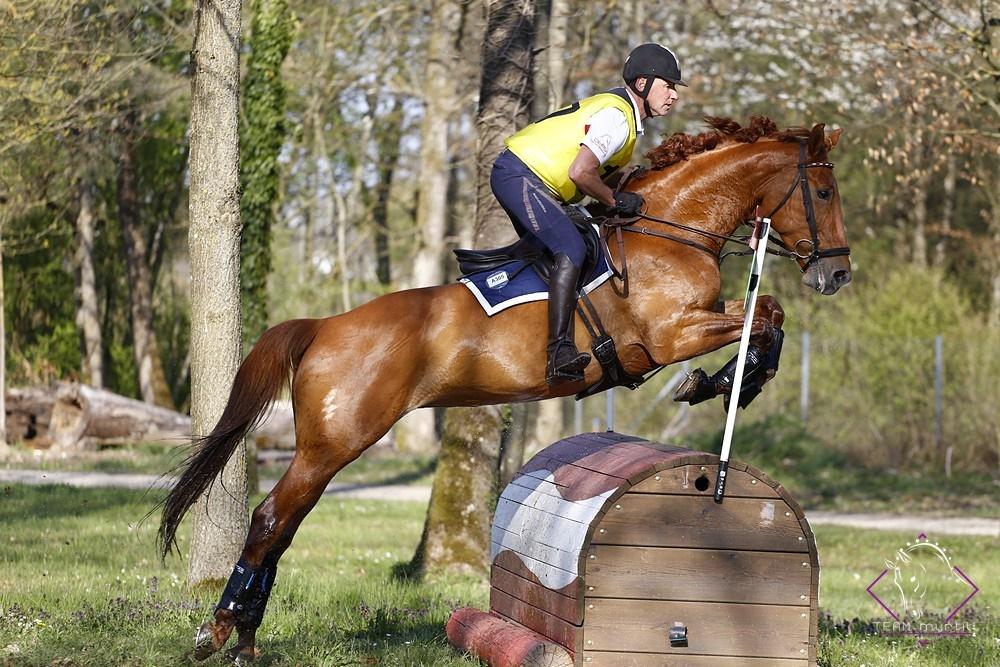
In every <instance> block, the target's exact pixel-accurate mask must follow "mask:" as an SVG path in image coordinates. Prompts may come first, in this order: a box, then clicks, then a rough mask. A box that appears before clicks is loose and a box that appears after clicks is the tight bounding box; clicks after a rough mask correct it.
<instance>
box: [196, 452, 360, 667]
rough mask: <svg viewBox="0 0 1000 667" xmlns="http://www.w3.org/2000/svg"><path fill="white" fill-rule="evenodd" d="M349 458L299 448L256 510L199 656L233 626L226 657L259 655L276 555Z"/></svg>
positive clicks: (218, 644)
mask: <svg viewBox="0 0 1000 667" xmlns="http://www.w3.org/2000/svg"><path fill="white" fill-rule="evenodd" d="M347 463H348V461H346V460H327V461H325V462H323V463H322V464H319V465H317V462H316V461H315V460H313V459H312V458H311V457H309V456H302V455H300V453H299V452H296V454H295V456H294V458H293V459H292V463H291V465H290V466H289V467H288V470H287V471H286V472H285V474H284V475H283V476H282V477H281V480H280V481H279V482H278V484H277V485H276V486H275V487H274V489H272V491H271V492H270V493H269V494H268V495H267V497H266V498H265V499H264V501H263V502H262V503H261V504H260V505H258V506H257V508H256V509H255V510H254V512H253V517H252V519H251V523H250V532H249V534H248V535H247V540H246V544H245V545H244V547H243V553H242V554H241V556H240V559H239V561H237V564H236V567H235V568H234V570H233V574H232V575H231V576H230V578H229V582H228V583H227V585H226V588H225V590H224V592H223V594H222V598H221V599H220V601H219V604H218V606H217V607H216V610H215V618H214V621H212V622H209V623H205V624H204V625H203V626H202V627H201V630H200V631H199V632H198V636H197V638H196V640H195V658H196V659H199V660H202V659H204V658H207V657H208V656H210V655H211V654H213V653H215V652H216V651H218V650H219V649H220V648H222V646H223V645H224V644H225V643H226V640H227V639H229V635H230V634H231V633H232V631H233V628H234V627H235V628H236V630H237V631H238V632H239V640H238V641H237V643H236V645H235V646H234V647H233V648H232V649H230V650H229V651H228V652H227V654H226V657H227V658H230V659H232V660H235V661H236V662H237V663H238V664H241V663H245V662H249V661H251V660H253V659H254V658H255V657H256V650H255V647H254V643H255V635H256V633H257V628H258V627H259V626H260V624H261V621H262V620H263V616H264V610H265V608H266V606H267V600H268V597H269V596H270V593H271V587H272V586H273V584H274V579H275V576H276V575H277V569H278V559H280V558H281V555H282V553H284V551H285V549H287V548H288V545H289V544H291V541H292V537H293V536H294V535H295V531H296V529H298V527H299V524H301V523H302V520H303V519H304V518H305V517H306V515H307V514H308V513H309V511H310V510H311V509H312V508H313V506H315V504H316V502H317V501H318V500H319V499H320V497H321V496H322V495H323V491H324V489H326V485H327V484H328V483H329V481H330V480H331V479H332V478H333V475H334V474H335V473H336V472H337V471H338V470H340V468H342V467H343V466H344V465H346V464H347Z"/></svg>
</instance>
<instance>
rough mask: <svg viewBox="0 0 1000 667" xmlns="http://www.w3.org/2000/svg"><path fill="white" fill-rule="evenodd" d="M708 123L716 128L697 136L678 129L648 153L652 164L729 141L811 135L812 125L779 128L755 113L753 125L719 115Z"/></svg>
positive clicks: (656, 166) (679, 158) (673, 161)
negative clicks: (808, 126)
mask: <svg viewBox="0 0 1000 667" xmlns="http://www.w3.org/2000/svg"><path fill="white" fill-rule="evenodd" d="M705 123H706V124H707V125H708V126H709V127H711V128H712V129H711V130H710V131H708V132H702V133H701V134H698V135H694V136H692V135H690V134H684V133H683V132H676V133H674V134H672V135H670V136H669V137H667V138H666V139H665V140H664V141H663V143H662V144H660V145H659V146H657V147H656V148H654V149H652V150H651V151H649V152H648V153H646V157H647V158H648V159H649V161H650V163H651V168H652V169H656V170H660V169H666V168H667V167H669V166H671V165H674V164H677V163H678V162H680V161H682V160H686V159H687V158H688V157H690V156H692V155H696V154H698V153H705V152H707V151H710V150H713V149H715V148H718V147H719V146H722V145H725V144H732V143H744V144H752V143H754V142H755V141H757V140H758V139H775V140H777V141H798V140H799V139H802V138H806V137H808V136H809V129H807V128H804V127H793V128H789V129H787V130H779V129H778V126H777V125H775V123H774V121H773V120H771V119H770V118H768V117H767V116H751V117H750V125H748V126H747V127H741V126H740V124H739V123H737V122H736V121H735V120H733V119H732V118H720V117H717V116H705Z"/></svg>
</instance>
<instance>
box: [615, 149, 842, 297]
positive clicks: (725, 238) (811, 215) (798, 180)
mask: <svg viewBox="0 0 1000 667" xmlns="http://www.w3.org/2000/svg"><path fill="white" fill-rule="evenodd" d="M833 167H834V165H833V163H832V162H806V142H805V141H804V140H801V139H800V140H799V161H798V164H797V169H798V173H797V174H796V177H795V179H794V180H793V181H792V185H791V187H789V188H788V191H787V192H786V193H785V196H784V197H782V198H781V201H780V202H778V205H777V206H775V207H774V210H772V211H771V212H770V213H769V214H768V215H767V216H766V217H768V218H773V217H774V215H775V214H776V213H777V212H778V211H780V210H781V209H782V208H783V207H784V206H785V204H787V203H788V201H789V200H790V199H791V197H792V195H793V194H794V193H795V190H796V189H800V190H801V191H802V205H803V207H804V208H805V212H806V223H807V224H808V225H809V234H810V237H811V238H808V239H805V238H804V239H800V240H799V241H797V242H796V243H795V245H794V246H792V247H791V248H789V247H788V246H786V245H785V243H784V241H782V240H781V239H780V238H779V237H777V236H774V235H772V236H769V237H768V241H769V246H770V245H774V246H777V248H771V247H768V248H767V252H769V253H770V254H772V255H777V256H779V257H787V258H789V259H794V260H797V261H798V260H805V264H804V265H802V266H801V267H800V269H801V271H802V272H803V273H805V272H806V270H807V269H808V268H809V266H810V265H811V264H812V263H813V262H815V261H816V260H818V259H821V258H824V257H845V256H848V255H850V253H851V251H850V248H847V247H840V248H825V249H820V247H819V229H818V227H817V225H816V212H815V209H814V207H813V201H812V192H811V190H810V188H809V179H808V178H807V176H806V169H811V168H825V169H833ZM637 171H638V169H636V170H633V171H632V172H629V173H628V174H626V175H625V176H624V177H623V178H622V179H621V181H620V182H619V184H618V188H616V190H615V191H616V192H618V191H619V190H621V189H622V188H623V187H624V186H625V184H626V183H627V182H628V181H629V180H631V178H632V177H633V176H635V175H636V172H637ZM640 219H644V220H649V221H650V222H655V223H658V224H662V225H668V226H670V227H674V228H675V229H680V230H683V231H686V232H690V233H693V234H698V235H701V236H704V237H706V238H712V239H718V240H721V241H722V245H723V246H725V244H726V243H727V242H730V241H733V242H736V243H739V244H741V245H745V246H747V247H748V248H749V246H750V237H751V235H750V234H747V235H739V236H737V235H726V234H716V233H715V232H707V231H705V230H703V229H698V228H696V227H691V226H689V225H684V224H681V223H679V222H673V221H671V220H664V219H663V218H657V217H655V216H651V215H646V214H645V213H640V214H639V215H638V216H636V217H634V218H606V219H604V220H603V221H602V222H601V232H602V233H601V237H602V238H603V240H604V245H605V249H606V250H607V249H608V248H607V245H608V241H609V240H610V237H611V232H612V230H613V231H614V232H615V237H616V241H617V246H618V256H619V257H620V258H621V263H622V268H621V270H619V269H618V267H616V266H615V263H614V260H613V259H612V257H611V253H610V252H607V253H606V255H607V259H608V266H610V267H611V271H612V272H613V273H614V275H615V277H616V278H618V279H619V280H621V281H622V285H623V287H622V289H623V296H628V291H629V288H628V260H627V259H626V255H625V241H624V239H623V237H622V232H623V231H626V232H632V233H635V234H645V235H647V236H653V237H656V238H661V239H666V240H668V241H674V242H675V243H680V244H683V245H686V246H689V247H692V248H695V249H697V250H701V251H703V252H706V253H708V254H709V255H711V256H712V257H718V261H719V263H720V264H721V263H722V261H723V260H724V259H726V257H729V256H731V255H749V254H751V253H752V252H753V250H752V249H749V250H742V251H732V252H727V253H723V254H722V255H719V254H718V253H719V252H720V251H721V248H720V249H719V250H718V251H717V250H715V249H714V248H712V247H710V246H708V245H706V244H705V243H699V242H698V241H694V240H692V239H686V238H682V237H680V236H675V235H673V234H668V233H665V232H658V231H654V230H652V229H649V228H648V227H644V226H641V225H636V222H638V221H639V220H640ZM743 224H744V225H749V226H751V227H753V226H754V221H753V220H746V221H744V222H743ZM803 246H805V248H807V249H808V252H800V251H799V249H800V248H802V247H803Z"/></svg>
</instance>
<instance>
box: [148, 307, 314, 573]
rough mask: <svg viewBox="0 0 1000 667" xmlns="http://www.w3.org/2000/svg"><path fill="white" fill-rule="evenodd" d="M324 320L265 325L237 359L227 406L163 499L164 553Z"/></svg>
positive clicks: (198, 441)
mask: <svg viewBox="0 0 1000 667" xmlns="http://www.w3.org/2000/svg"><path fill="white" fill-rule="evenodd" d="M322 322H323V320H306V319H303V320H289V321H288V322H283V323H281V324H279V325H277V326H275V327H272V328H271V329H268V330H267V331H266V332H264V334H263V335H262V336H261V337H260V340H259V341H257V344H256V345H255V346H254V348H253V350H252V351H251V352H250V354H249V355H248V356H247V358H246V359H245V360H244V361H243V363H242V364H240V369H239V371H238V372H237V373H236V379H235V380H234V381H233V389H232V391H230V393H229V401H228V402H227V403H226V409H225V410H224V411H223V413H222V417H221V418H220V419H219V423H218V424H216V425H215V428H214V429H212V432H211V433H209V434H208V435H207V436H204V437H201V438H196V439H195V440H194V443H193V444H194V445H195V447H194V448H193V450H192V453H191V455H190V456H189V457H188V458H187V460H186V461H185V463H184V472H183V473H181V476H180V479H178V480H177V483H176V484H175V485H174V487H173V489H171V490H170V493H169V495H167V497H166V498H165V499H164V500H163V501H162V505H163V517H162V519H161V521H160V532H159V537H158V544H159V549H160V556H161V557H162V558H166V556H167V554H168V553H169V552H170V549H171V548H172V547H173V548H176V538H177V528H178V526H180V523H181V520H182V519H183V518H184V515H185V514H186V513H187V511H188V510H189V509H190V508H191V505H193V504H194V503H195V501H196V500H198V498H199V497H201V495H202V494H203V493H204V492H205V490H206V489H207V488H209V485H210V484H211V483H212V481H213V480H214V479H215V477H216V475H218V474H219V472H220V471H221V470H222V469H223V467H225V465H226V462H227V461H228V460H229V459H230V457H231V456H232V455H233V452H234V451H236V447H237V445H239V443H240V441H241V440H242V439H243V437H244V436H245V435H246V434H247V432H248V431H250V429H252V428H254V427H255V426H256V425H257V424H258V423H260V421H261V420H262V419H263V417H264V415H265V414H266V412H267V408H268V406H269V405H270V404H271V401H273V400H274V398H275V396H276V395H277V394H278V392H279V391H281V389H282V388H283V387H285V386H286V385H288V384H289V382H290V377H291V373H290V371H291V372H294V370H295V368H296V367H297V366H298V364H299V362H300V361H301V360H302V356H303V355H304V354H305V352H306V349H307V348H308V347H309V345H311V344H312V342H313V339H314V338H315V337H316V333H317V331H319V328H320V325H321V324H322Z"/></svg>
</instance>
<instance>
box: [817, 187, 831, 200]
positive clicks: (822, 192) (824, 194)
mask: <svg viewBox="0 0 1000 667" xmlns="http://www.w3.org/2000/svg"><path fill="white" fill-rule="evenodd" d="M816 196H817V197H819V198H820V199H824V200H828V199H830V197H832V196H833V190H831V189H830V188H821V189H819V190H817V191H816Z"/></svg>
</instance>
